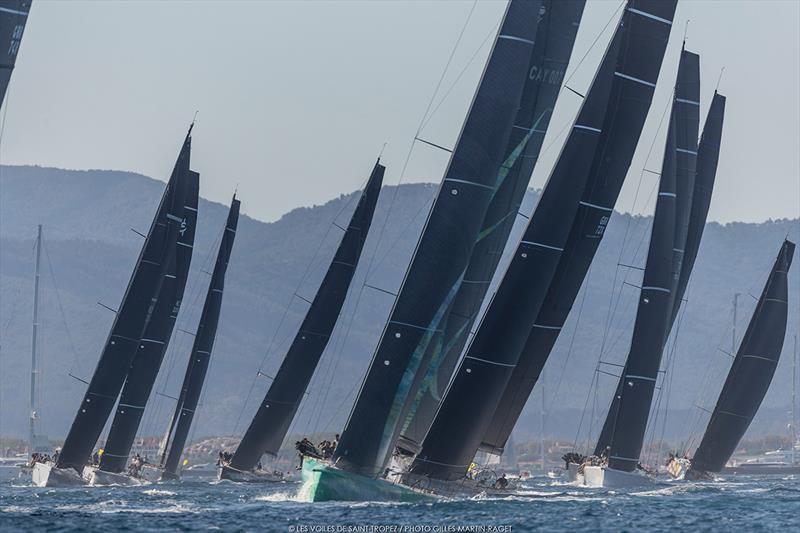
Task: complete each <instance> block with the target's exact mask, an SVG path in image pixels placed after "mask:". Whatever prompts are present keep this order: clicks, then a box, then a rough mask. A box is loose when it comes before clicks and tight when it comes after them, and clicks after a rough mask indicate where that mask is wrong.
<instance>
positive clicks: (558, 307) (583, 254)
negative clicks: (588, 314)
mask: <svg viewBox="0 0 800 533" xmlns="http://www.w3.org/2000/svg"><path fill="white" fill-rule="evenodd" d="M675 5H676V1H674V0H673V1H668V2H664V1H660V0H631V1H629V2H628V3H627V5H626V7H625V13H624V15H623V16H624V17H627V20H628V22H627V25H628V26H629V29H628V30H627V31H628V32H629V33H630V36H629V43H630V45H629V46H628V47H627V48H625V49H623V50H621V56H620V61H625V62H627V63H629V64H630V65H631V69H632V72H635V74H632V75H628V74H626V71H624V70H619V71H618V73H617V74H615V76H617V77H620V78H622V79H623V80H626V81H629V82H631V83H629V84H627V85H626V86H625V89H624V90H622V91H621V93H620V95H619V100H618V102H617V105H618V106H619V108H620V110H621V112H620V114H619V116H618V117H616V118H614V117H611V118H609V119H608V120H610V122H609V125H610V129H604V132H603V135H608V134H610V133H612V132H616V133H615V135H617V136H618V141H617V142H618V144H617V145H616V146H615V148H614V154H613V157H614V159H615V161H616V162H615V163H614V164H613V165H612V166H611V167H610V168H609V169H608V171H607V173H606V174H605V175H604V176H603V179H598V180H595V181H593V182H592V183H591V185H590V186H587V187H586V188H585V189H584V190H583V196H582V197H581V201H580V206H579V208H578V213H577V215H576V216H575V218H574V222H573V223H572V227H571V229H570V234H569V237H568V239H567V241H566V244H565V245H564V251H563V253H562V254H561V259H560V260H559V264H558V267H557V269H556V273H555V275H554V276H553V279H552V281H551V283H550V287H549V289H548V291H547V295H546V297H545V299H544V302H543V303H542V305H541V307H540V310H539V313H538V315H537V317H536V320H534V321H533V322H532V324H533V329H532V330H531V331H530V334H529V336H528V338H527V340H526V342H525V347H524V348H523V351H522V354H521V355H520V357H519V361H518V362H517V365H516V367H514V369H513V371H512V373H511V377H510V378H509V381H508V384H507V385H506V388H505V391H504V393H503V397H502V398H501V400H500V402H499V404H498V406H497V408H496V410H495V413H494V416H492V417H491V423H490V425H489V427H488V428H487V429H486V433H485V435H484V436H483V441H482V443H481V449H482V450H484V451H489V452H492V453H502V451H503V448H504V447H505V444H506V442H507V440H508V437H509V435H510V434H511V430H512V429H513V428H514V425H515V424H516V422H517V420H518V418H519V415H520V414H521V413H522V409H523V407H524V406H525V403H526V402H527V400H528V397H529V396H530V393H531V390H532V389H533V386H534V385H535V383H536V380H537V379H538V377H539V374H540V373H541V370H542V368H543V367H544V364H545V362H546V361H547V358H548V356H549V355H550V351H551V350H552V347H553V345H554V344H555V341H556V339H557V338H558V334H559V333H560V332H561V328H562V327H563V325H564V323H565V322H566V319H567V316H568V315H569V312H570V309H572V305H573V303H574V302H575V298H576V296H577V294H578V291H579V290H580V287H581V284H582V283H583V279H584V278H585V277H586V273H587V272H588V270H589V265H590V264H591V262H592V259H593V258H594V255H595V253H596V251H597V248H598V247H599V245H600V242H601V240H602V238H603V235H604V233H605V228H606V226H607V225H608V222H609V220H610V217H611V214H612V212H613V209H614V204H615V203H616V201H617V197H618V196H619V193H620V190H621V188H622V183H623V181H624V179H625V176H626V174H627V172H628V168H629V166H630V163H631V159H632V158H633V153H634V151H635V149H636V145H637V144H638V142H639V136H640V135H641V131H642V127H643V125H644V121H645V118H646V117H647V113H648V111H649V109H650V103H651V102H652V97H653V91H654V89H655V84H656V80H657V78H658V73H659V71H660V69H661V62H662V60H663V57H664V51H665V49H666V46H667V41H668V40H669V33H670V29H671V25H672V18H673V16H674V13H675ZM622 111H624V112H622Z"/></svg>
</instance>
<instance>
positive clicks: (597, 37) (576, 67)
mask: <svg viewBox="0 0 800 533" xmlns="http://www.w3.org/2000/svg"><path fill="white" fill-rule="evenodd" d="M626 3H627V0H623V1H622V2H620V4H619V6H617V9H616V10H615V11H614V12H613V13H612V14H611V17H609V19H608V21H607V22H606V24H605V26H603V29H602V30H600V32H599V33H598V34H597V36H596V37H595V38H594V41H592V44H591V45H589V48H587V49H586V52H585V53H584V54H583V57H581V58H580V60H579V61H578V63H577V64H576V65H575V68H574V69H572V72H571V73H570V74H569V75H568V76H567V77H566V78H565V79H564V84H565V85H566V84H567V83H569V81H570V80H571V79H572V77H573V76H574V75H575V74H576V73H577V72H578V69H580V67H581V65H582V64H583V62H584V61H585V60H586V57H587V56H588V55H589V52H591V51H592V50H593V49H594V47H595V46H596V45H597V41H599V40H600V37H602V36H603V34H604V33H605V32H606V30H608V27H609V25H610V24H611V23H612V22H613V21H614V19H615V18H616V19H618V20H617V24H619V22H620V20H621V16H617V15H618V14H619V12H620V10H621V9H622V6H624V5H625V4H626Z"/></svg>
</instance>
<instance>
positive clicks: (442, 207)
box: [334, 0, 541, 476]
mask: <svg viewBox="0 0 800 533" xmlns="http://www.w3.org/2000/svg"><path fill="white" fill-rule="evenodd" d="M540 7H541V2H540V1H531V2H524V1H520V0H512V1H511V2H510V3H509V4H508V6H507V8H506V13H505V16H504V19H503V22H502V24H501V26H500V31H499V32H498V35H497V37H496V39H495V43H494V47H493V49H492V51H491V54H490V56H489V60H488V62H487V64H486V67H485V70H484V72H483V76H482V78H481V82H480V84H479V86H478V89H477V91H476V93H475V96H474V98H473V101H472V105H471V106H470V110H469V113H468V114H467V117H466V119H465V122H464V125H463V128H462V130H461V134H460V135H459V139H458V142H457V143H456V146H455V149H454V150H453V152H452V155H451V158H450V162H449V164H448V167H447V170H446V171H445V175H444V179H443V180H442V182H441V185H440V187H439V191H438V193H437V197H436V199H435V201H434V203H433V206H432V208H431V210H430V212H429V213H428V219H427V221H426V223H425V226H424V228H423V230H422V233H421V234H420V237H419V240H418V242H417V246H416V249H415V251H414V254H413V256H412V259H411V262H410V264H409V266H408V269H407V271H406V274H405V277H404V279H403V282H402V285H401V288H400V291H399V293H398V296H397V298H396V299H395V302H394V306H393V308H392V311H391V314H390V316H389V320H388V321H387V323H386V325H385V327H384V330H383V333H382V334H381V338H380V340H379V342H378V345H377V347H376V350H375V352H374V355H373V359H372V362H371V364H370V367H369V370H368V371H367V375H366V377H365V379H364V381H363V382H362V385H361V390H360V391H359V395H358V398H357V399H356V402H355V405H354V407H353V410H352V411H351V413H350V417H349V419H348V422H347V425H346V426H345V429H344V431H343V432H342V435H341V440H340V441H339V445H338V446H337V448H336V452H335V454H334V461H337V466H339V467H340V468H342V469H344V470H347V471H350V472H354V473H358V474H363V475H367V476H378V475H380V474H381V473H383V470H384V465H385V464H386V462H387V461H388V459H389V456H390V455H391V453H392V452H393V451H394V448H395V444H396V442H397V438H398V437H399V434H400V431H401V430H402V426H403V424H404V423H405V420H406V418H407V414H408V411H409V409H410V408H411V402H413V400H414V398H415V397H416V393H417V391H418V390H419V387H420V385H421V382H422V380H423V378H424V377H425V374H426V371H427V367H428V363H429V360H430V356H429V354H427V348H428V344H429V343H430V342H431V340H432V338H433V336H434V335H435V334H436V333H438V332H440V331H441V329H442V327H443V324H442V320H443V319H444V317H445V313H446V311H447V309H448V308H449V307H450V302H452V299H453V298H454V297H455V295H456V294H457V292H458V290H459V287H460V286H461V282H462V279H463V274H464V270H465V269H466V267H467V264H468V262H469V258H470V256H471V254H472V250H473V248H474V245H475V241H476V240H477V237H478V233H479V232H480V229H481V225H482V223H483V220H484V218H485V215H486V211H487V209H488V206H489V203H490V202H491V199H492V195H493V193H494V189H495V184H496V180H497V176H498V172H499V169H500V166H501V165H502V163H503V152H504V150H505V147H506V146H507V145H508V139H509V137H510V134H511V129H512V126H513V122H514V117H515V116H516V113H517V109H518V108H519V103H520V99H521V97H522V89H523V86H524V82H525V78H526V76H527V74H528V66H529V64H530V57H531V53H532V50H533V44H534V39H535V38H536V29H537V24H536V22H537V20H538V19H539V9H540Z"/></svg>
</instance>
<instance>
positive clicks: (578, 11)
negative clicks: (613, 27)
mask: <svg viewBox="0 0 800 533" xmlns="http://www.w3.org/2000/svg"><path fill="white" fill-rule="evenodd" d="M584 6H585V0H560V1H553V0H544V1H543V2H542V7H541V10H540V14H541V17H540V20H539V24H538V28H537V31H536V40H535V42H534V45H533V52H532V54H531V58H530V64H529V68H528V72H529V74H528V78H527V79H526V80H525V85H524V86H523V90H522V98H521V101H520V105H519V110H518V112H517V116H516V117H515V119H514V127H513V128H512V130H511V136H510V138H509V142H508V145H507V146H506V148H505V152H504V157H503V164H502V165H501V167H500V172H499V174H498V176H497V181H496V183H495V191H494V193H493V196H492V199H491V202H490V203H489V207H488V208H487V211H486V215H485V216H484V220H483V224H482V226H481V230H480V233H479V234H478V240H477V242H475V247H474V248H473V250H472V255H471V256H470V259H469V263H468V264H467V269H466V271H465V272H464V276H463V280H462V282H461V286H460V287H459V288H458V292H457V293H456V295H455V297H454V298H453V300H452V302H451V303H450V309H448V311H447V312H446V315H445V318H444V319H443V320H442V323H443V327H442V328H441V330H442V331H441V332H439V333H437V334H436V335H435V337H434V338H433V339H432V340H431V341H430V342H429V343H428V348H427V349H428V352H430V355H428V357H429V358H430V364H429V365H428V370H427V372H426V375H425V378H424V381H423V382H422V385H421V386H420V389H419V391H418V392H417V395H416V398H415V399H414V402H413V404H412V406H411V409H410V411H409V414H408V417H407V419H406V421H405V425H404V427H403V430H402V432H401V434H400V438H399V439H398V442H397V449H398V452H399V453H401V454H403V455H409V454H410V455H413V454H416V453H417V452H418V451H419V447H420V444H421V443H422V440H423V438H424V437H425V433H427V431H428V428H430V426H431V424H432V423H433V419H434V417H435V416H436V411H437V410H438V408H439V404H440V403H441V401H442V398H443V397H444V392H445V390H446V389H447V385H448V383H449V382H450V378H451V376H452V375H453V372H454V371H455V367H456V365H457V364H458V361H459V359H460V357H461V353H462V351H463V349H464V346H465V345H466V344H467V341H468V338H469V334H470V329H471V327H472V325H473V323H474V322H475V320H476V319H477V316H478V313H479V311H480V309H481V305H482V303H483V300H484V297H485V296H486V293H487V291H488V290H489V285H490V283H491V282H492V277H493V276H494V274H495V271H496V269H497V266H498V264H499V263H500V259H501V256H502V255H503V249H504V248H505V246H506V243H507V241H508V237H509V234H510V233H511V229H512V227H513V225H514V222H515V220H516V218H517V214H518V212H519V209H520V206H521V203H522V198H523V196H524V194H525V191H526V190H527V186H528V182H529V181H530V178H531V174H532V173H533V170H534V168H535V166H536V163H537V161H538V160H539V155H540V153H541V150H542V144H543V142H544V138H545V134H546V133H547V131H548V127H549V125H550V119H551V117H552V114H553V109H554V108H555V104H556V100H557V98H558V96H559V93H560V92H561V90H562V83H563V81H564V78H565V73H566V71H567V66H568V63H569V59H570V56H571V54H572V49H573V46H574V44H575V36H576V34H577V32H578V27H579V26H580V21H581V17H582V16H583V8H584Z"/></svg>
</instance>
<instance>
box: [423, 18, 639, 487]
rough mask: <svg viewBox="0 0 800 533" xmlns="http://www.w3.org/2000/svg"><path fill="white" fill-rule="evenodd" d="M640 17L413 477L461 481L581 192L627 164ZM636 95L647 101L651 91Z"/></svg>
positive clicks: (607, 63)
mask: <svg viewBox="0 0 800 533" xmlns="http://www.w3.org/2000/svg"><path fill="white" fill-rule="evenodd" d="M639 18H642V16H641V15H640V14H638V13H634V12H631V11H626V12H625V14H624V15H623V17H622V19H621V20H620V23H619V26H618V27H617V31H615V32H614V36H613V37H612V39H611V41H610V44H609V46H608V49H607V50H606V53H605V55H604V57H603V60H602V63H601V65H600V67H599V69H598V71H597V74H596V76H595V78H594V81H593V83H592V85H591V87H590V90H589V92H588V94H587V95H586V98H585V100H584V102H583V106H582V107H581V110H580V112H579V113H578V116H577V118H576V120H575V123H574V124H573V127H572V131H571V132H570V135H569V137H568V139H567V142H566V144H565V145H564V148H563V150H562V152H561V154H560V156H559V159H558V162H557V164H556V166H555V168H554V170H553V173H552V174H551V175H550V179H549V180H548V182H547V184H546V186H545V188H544V190H543V191H542V196H541V198H540V200H539V203H538V205H537V206H536V210H535V211H534V213H533V216H532V218H531V220H530V222H529V224H528V227H527V229H526V230H525V233H524V234H523V236H522V239H521V241H520V243H519V245H518V247H517V250H516V252H515V253H514V256H513V258H512V260H511V263H510V265H509V267H508V269H507V270H506V272H505V274H504V276H503V279H502V281H501V283H500V286H499V287H498V289H497V292H496V293H495V294H494V297H493V299H492V301H491V303H490V304H489V307H488V309H487V311H486V314H485V315H484V317H483V319H482V321H481V324H480V326H479V328H478V331H477V333H476V335H475V337H474V339H473V340H472V342H471V343H470V345H469V347H468V348H467V351H466V355H465V356H464V359H463V360H462V362H461V363H460V365H459V368H458V370H457V371H456V374H455V377H454V379H453V382H452V383H451V385H450V387H449V389H448V391H447V395H446V397H445V399H444V401H443V402H442V405H441V407H440V409H439V412H438V413H437V414H436V418H435V421H434V423H433V425H432V426H431V429H430V431H429V433H428V435H427V436H426V437H425V440H424V442H423V446H422V450H421V451H420V453H419V455H417V457H416V459H415V461H414V463H413V464H412V466H411V472H412V473H414V474H418V475H425V476H429V477H432V478H436V479H446V480H453V479H459V478H462V477H463V476H464V475H465V474H466V472H467V469H468V467H469V465H470V463H471V462H472V461H473V459H474V457H475V454H476V452H477V451H478V447H479V445H480V443H481V440H482V438H483V435H484V434H485V432H486V429H487V427H488V426H489V424H490V423H491V420H492V417H493V415H494V412H495V409H496V407H497V403H498V402H499V400H500V398H501V396H502V394H503V391H504V390H505V387H506V384H507V382H508V379H509V377H510V375H511V372H512V371H513V369H514V366H515V365H516V364H517V361H518V359H519V356H520V354H521V352H522V349H523V347H524V345H525V341H526V339H527V338H528V335H529V334H530V332H531V328H532V326H533V325H534V321H535V319H536V316H537V315H538V313H539V309H540V307H541V304H542V302H543V300H544V298H545V296H546V294H547V290H548V287H549V286H550V282H551V280H552V278H553V275H554V274H555V271H556V268H557V266H558V263H559V260H560V258H561V254H562V252H563V250H564V246H565V245H566V243H567V239H568V238H569V233H570V228H571V227H572V224H573V222H574V218H575V216H576V215H577V213H578V212H579V207H580V202H581V198H582V196H583V191H584V190H585V189H586V188H591V187H592V186H593V185H594V183H595V182H597V181H602V180H604V179H606V176H607V175H608V173H609V172H612V171H614V170H616V169H617V167H616V166H617V165H618V164H619V163H620V162H619V160H618V159H617V158H618V157H622V158H624V159H627V158H628V157H629V154H627V153H626V152H625V151H624V150H620V148H621V147H622V146H625V145H626V144H627V141H628V138H629V136H631V135H634V136H638V134H639V133H638V132H636V131H630V130H626V129H616V128H615V127H614V123H615V121H616V120H619V119H620V118H621V117H623V116H625V115H626V113H629V112H631V111H632V110H631V109H626V107H625V104H626V103H627V102H626V101H625V100H623V99H622V98H621V96H622V95H623V94H624V93H626V92H628V91H630V85H631V84H632V83H635V82H633V81H632V80H630V79H628V78H625V77H622V76H619V75H618V74H619V73H625V74H626V76H629V77H631V76H633V77H638V76H639V75H640V74H641V73H640V72H638V71H637V70H636V68H637V67H638V66H639V65H637V62H635V61H632V62H628V59H629V58H630V56H628V55H626V54H625V53H624V52H625V51H627V50H628V49H629V48H630V47H631V46H632V45H634V44H635V41H633V42H632V40H633V39H634V35H635V33H634V32H632V31H631V30H633V29H634V28H635V27H636V20H637V19H639ZM637 59H638V58H637ZM645 68H649V65H648V66H647V67H645ZM639 85H641V84H638V83H637V84H636V87H637V88H638V86H639ZM637 94H638V93H637ZM641 94H642V95H643V96H642V97H644V98H647V97H648V96H651V95H652V87H646V88H645V89H644V90H642V91H641ZM635 107H638V106H634V108H635ZM631 155H632V154H631ZM623 163H624V161H623ZM628 164H629V160H628ZM624 168H625V169H627V165H626V166H625V167H624Z"/></svg>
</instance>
